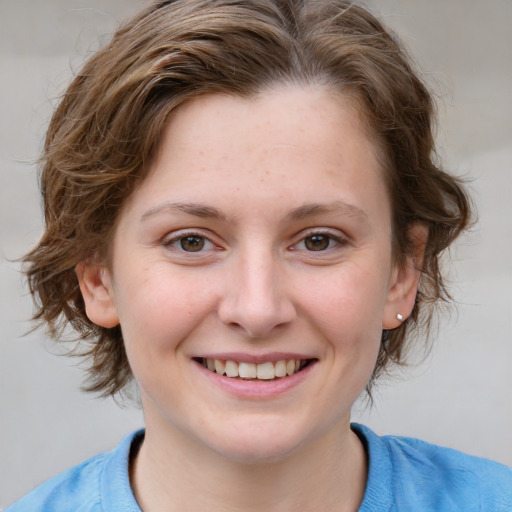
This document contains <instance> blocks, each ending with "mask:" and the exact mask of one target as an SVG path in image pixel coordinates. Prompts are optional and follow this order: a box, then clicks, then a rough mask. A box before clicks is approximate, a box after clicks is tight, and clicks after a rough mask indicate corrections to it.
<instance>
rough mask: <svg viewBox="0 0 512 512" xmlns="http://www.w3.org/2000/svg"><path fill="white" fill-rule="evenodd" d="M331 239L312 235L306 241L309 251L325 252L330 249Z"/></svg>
mask: <svg viewBox="0 0 512 512" xmlns="http://www.w3.org/2000/svg"><path fill="white" fill-rule="evenodd" d="M330 241H331V239H330V238H329V237H328V236H326V235H312V236H308V237H307V238H305V239H304V245H305V247H306V249H307V250H308V251H325V250H326V249H328V248H329V244H330Z"/></svg>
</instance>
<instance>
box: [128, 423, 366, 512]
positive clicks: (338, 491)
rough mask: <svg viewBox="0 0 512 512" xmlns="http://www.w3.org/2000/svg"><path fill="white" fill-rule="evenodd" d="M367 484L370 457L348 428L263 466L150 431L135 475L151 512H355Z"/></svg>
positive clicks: (139, 498) (136, 491)
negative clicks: (367, 459) (367, 458)
mask: <svg viewBox="0 0 512 512" xmlns="http://www.w3.org/2000/svg"><path fill="white" fill-rule="evenodd" d="M164 437H165V438H164ZM366 477H367V462H366V455H365V452H364V449H363V446H362V444H361V442H360V441H359V439H358V438H357V436H356V435H355V434H354V433H353V432H352V431H351V430H350V428H349V425H348V423H347V425H346V426H344V427H341V426H340V425H338V426H337V427H336V428H335V429H332V431H330V432H328V433H327V434H326V435H325V436H323V437H322V438H321V439H318V440H316V441H315V442H314V443H311V444H309V445H308V446H307V447H305V448H303V449H301V450H297V451H296V452H294V453H293V454H291V455H288V456H286V457H284V458H281V459H279V460H277V461H271V462H269V461H265V462H256V463H246V462H239V461H233V460H230V459H226V458H225V457H223V456H221V455H219V454H217V453H215V452H213V451H211V450H209V449H206V448H204V447H200V448H199V449H198V446H197V445H196V443H195V441H194V440H191V439H188V438H185V437H184V436H182V435H180V433H179V432H172V433H169V432H166V434H165V436H162V434H161V433H160V432H159V431H158V429H155V430H153V429H151V428H146V437H145V439H144V443H143V445H142V447H141V449H140V451H139V454H138V455H137V457H136V459H135V461H134V463H133V466H132V470H131V483H132V487H133V490H134V494H135V497H136V499H137V501H138V503H139V505H140V507H141V509H142V510H143V511H144V512H156V511H158V512H162V511H165V512H174V511H178V510H179V511H183V510H209V511H211V512H217V511H223V512H229V511H231V510H233V511H234V510H237V511H238V510H244V511H248V512H251V511H261V510H265V511H268V512H274V511H279V512H287V511H292V510H293V511H295V510H301V511H304V512H313V511H317V510H320V509H321V510H323V511H336V512H355V511H357V509H358V507H359V505H360V503H361V501H362V498H363V495H364V490H365V485H366Z"/></svg>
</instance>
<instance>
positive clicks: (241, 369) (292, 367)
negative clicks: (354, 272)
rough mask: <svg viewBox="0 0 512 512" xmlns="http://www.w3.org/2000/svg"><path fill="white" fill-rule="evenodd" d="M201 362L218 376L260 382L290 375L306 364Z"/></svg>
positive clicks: (295, 361) (291, 361) (216, 360)
mask: <svg viewBox="0 0 512 512" xmlns="http://www.w3.org/2000/svg"><path fill="white" fill-rule="evenodd" d="M202 362H203V366H204V367H205V368H208V370H211V371H212V372H216V373H218V374H219V375H227V376H228V377H241V378H242V379H262V380H271V379H275V378H276V377H286V376H287V375H292V374H294V373H295V372H296V371H298V370H300V369H301V368H302V367H303V366H304V365H305V364H306V360H301V359H283V360H281V361H267V362H266V363H260V364H255V363H244V362H237V361H231V360H227V361H224V360H222V359H203V361H202Z"/></svg>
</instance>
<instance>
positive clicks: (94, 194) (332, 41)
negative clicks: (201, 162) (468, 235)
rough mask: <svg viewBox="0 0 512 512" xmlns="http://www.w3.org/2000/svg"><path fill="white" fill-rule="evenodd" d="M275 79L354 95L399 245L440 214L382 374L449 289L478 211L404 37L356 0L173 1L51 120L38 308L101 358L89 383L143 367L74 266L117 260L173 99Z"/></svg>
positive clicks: (153, 12) (110, 388)
mask: <svg viewBox="0 0 512 512" xmlns="http://www.w3.org/2000/svg"><path fill="white" fill-rule="evenodd" d="M279 84H299V85H300V84H304V85H320V86H325V87H327V88H329V89H330V90H333V91H334V92H339V93H340V94H343V95H345V96H348V97H349V98H351V99H353V100H354V101H355V104H356V105H357V107H358V110H359V112H360V115H361V118H362V120H363V123H364V126H365V128H366V129H367V130H368V133H369V134H371V136H372V140H373V141H374V143H375V144H376V147H377V148H378V153H379V155H380V160H381V166H382V168H383V172H384V174H385V177H386V183H387V187H388V190H389V195H390V199H391V205H392V228H393V256H394V258H395V261H396V262H397V263H398V264H401V265H403V264H405V263H404V262H405V257H406V256H407V255H408V254H409V253H410V251H411V250H412V247H413V241H411V240H410V239H409V237H408V233H409V228H410V226H412V225H413V224H415V223H420V224H424V225H425V226H426V227H428V232H429V235H428V241H427V244H426V250H425V257H424V261H423V264H422V268H421V279H420V285H419V291H418V294H417V298H416V303H415V306H414V309H413V311H412V314H411V316H410V317H409V318H408V319H407V320H406V321H404V322H403V323H402V324H401V325H400V326H399V327H398V328H397V329H394V330H391V331H385V332H383V336H382V343H381V348H380V353H379V356H378V360H377V365H376V367H375V370H374V373H373V377H372V380H371V381H370V384H369V386H370V385H371V382H373V380H374V379H375V378H376V377H378V376H379V375H380V374H381V373H382V372H383V371H385V370H386V369H387V368H388V367H389V366H390V364H391V363H396V364H402V363H404V362H405V355H406V348H407V347H408V346H409V345H410V341H411V340H412V339H414V338H415V336H414V335H415V334H418V333H419V334H428V332H429V329H430V325H431V320H432V313H433V310H434V306H435V305H436V304H438V303H439V302H440V301H446V300H447V299H449V294H448V292H447V290H446V289H445V286H444V283H443V276H442V273H441V271H440V254H441V252H442V251H443V250H444V249H445V248H446V247H448V246H449V245H450V244H451V243H452V241H453V240H454V239H455V238H456V237H457V236H458V235H459V233H460V232H461V231H463V230H464V229H465V228H466V227H467V226H468V223H469V222H470V218H471V208H470V201H469V199H468V197H467V195H466V193H465V191H464V187H463V184H462V183H461V181H460V180H459V179H457V178H455V177H453V176H450V175H449V174H448V173H446V172H445V171H444V170H443V169H441V168H440V167H439V165H438V164H437V163H436V161H435V152H434V150H435V148H434V138H433V123H434V104H433V101H432V97H431V95H430V94H429V92H428V90H427V88H426V87H425V85H424V84H423V82H422V81H421V79H420V78H419V76H418V74H417V73H416V72H415V71H414V69H413V66H412V65H411V62H410V60H409V58H408V57H407V55H406V53H405V52H404V49H403V47H402V45H401V44H400V43H399V41H398V40H397V38H396V37H395V36H394V35H393V34H392V33H391V31H390V30H388V29H386V28H385V27H384V26H383V25H382V24H381V23H380V22H379V21H378V20H377V19H376V18H375V17H374V16H373V15H372V14H370V13H369V12H368V11H367V10H365V9H364V8H362V7H361V6H359V5H356V4H354V3H352V2H349V1H344V0H171V1H160V2H154V3H152V4H151V5H149V6H148V7H146V8H145V9H144V10H142V11H141V12H140V13H138V14H137V15H135V16H134V17H133V18H132V19H130V20H129V21H127V22H126V23H124V24H123V25H122V26H121V27H120V28H119V29H118V31H117V32H116V33H115V34H114V36H113V38H112V40H111V41H110V43H108V44H107V45H106V46H105V47H104V48H102V49H100V50H99V51H97V52H96V53H95V54H94V55H93V56H92V57H91V58H90V59H89V60H88V61H87V62H86V63H85V65H84V66H83V68H82V69H81V71H79V72H78V73H77V75H76V77H75V78H74V80H73V82H72V83H71V85H70V86H69V88H68V89H67V91H66V92H65V94H64V95H63V97H62V99H61V101H60V104H59V105H58V107H57V108H56V110H55V112H54V115H53V117H52V120H51V123H50V125H49V129H48V132H47V136H46V140H45V146H44V152H43V155H42V157H41V164H40V171H41V175H40V179H41V189H42V195H43V202H44V216H45V232H44V234H43V236H42V238H41V240H40V241H39V243H38V244H37V246H36V247H35V248H34V249H33V250H32V251H31V252H30V253H29V254H27V255H26V256H25V258H24V261H25V264H26V274H27V278H28V283H29V286H30V290H31V293H32V294H33V297H34V300H35V303H36V311H35V314H34V318H35V319H36V320H37V321H39V322H41V323H42V324H45V325H46V326H47V327H48V331H49V334H50V335H51V336H52V337H53V338H55V339H62V338H63V331H64V329H65V328H66V327H67V326H69V325H70V326H71V327H72V328H73V329H74V330H75V331H76V333H77V336H76V337H75V341H77V343H78V345H77V350H78V352H79V353H80V354H81V355H83V356H85V357H87V358H88V359H89V361H90V366H89V374H88V376H89V379H88V385H87V387H86V389H88V390H90V391H95V392H98V393H101V394H102V395H104V396H106V395H113V394H115V393H116V392H118V391H121V390H122V389H123V388H124V387H125V385H126V384H127V383H128V382H129V381H130V380H131V378H132V373H131V369H130V366H129V363H128V360H127V357H126V353H125V349H124V345H123V337H122V331H121V328H120V327H119V326H117V327H114V328H104V327H100V326H98V325H95V324H94V323H92V322H91V321H90V320H89V318H88V317H87V315H86V312H85V307H84V301H83V298H82V296H81V293H80V289H79V285H78V280H77V277H76V274H75V266H76V265H77V264H78V263H79V262H81V261H84V260H87V259H90V258H106V257H107V255H108V248H109V245H110V242H111V240H112V236H113V232H114V229H115V226H116V220H117V218H118V214H119V212H120V209H121V206H122V205H123V204H124V202H125V200H126V198H127V197H128V196H129V195H130V193H131V192H132V191H133V190H134V188H136V187H137V184H138V183H139V182H140V180H143V179H144V176H145V173H146V172H147V169H148V166H149V163H150V162H151V158H152V155H153V154H154V152H155V150H156V148H157V147H158V144H159V142H160V139H161V135H162V133H163V130H164V128H165V127H166V124H167V122H168V120H169V117H170V116H172V115H173V111H174V109H175V108H176V107H178V106H179V105H181V104H183V103H184V102H186V101H188V100H190V99H191V98H194V97H197V96H199V95H205V94H215V93H222V94H230V95H236V96H240V97H251V96H254V95H256V94H259V93H262V92H263V93H264V91H265V90H267V89H269V88H272V87H274V86H276V85H279Z"/></svg>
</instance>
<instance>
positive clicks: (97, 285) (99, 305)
mask: <svg viewBox="0 0 512 512" xmlns="http://www.w3.org/2000/svg"><path fill="white" fill-rule="evenodd" d="M75 272H76V275H77V277H78V282H79V284H80V291H81V292H82V297H83V298H84V303H85V312H86V313H87V316H88V317H89V320H91V322H94V323H95V324H96V325H99V326H100V327H108V328H110V327H115V326H116V325H118V324H119V317H118V315H117V307H116V302H115V298H114V291H113V288H112V278H111V275H110V270H109V269H108V268H107V267H106V266H105V265H100V264H98V263H96V262H93V261H90V260H88V261H83V262H81V263H79V264H78V265H77V266H76V267H75Z"/></svg>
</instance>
